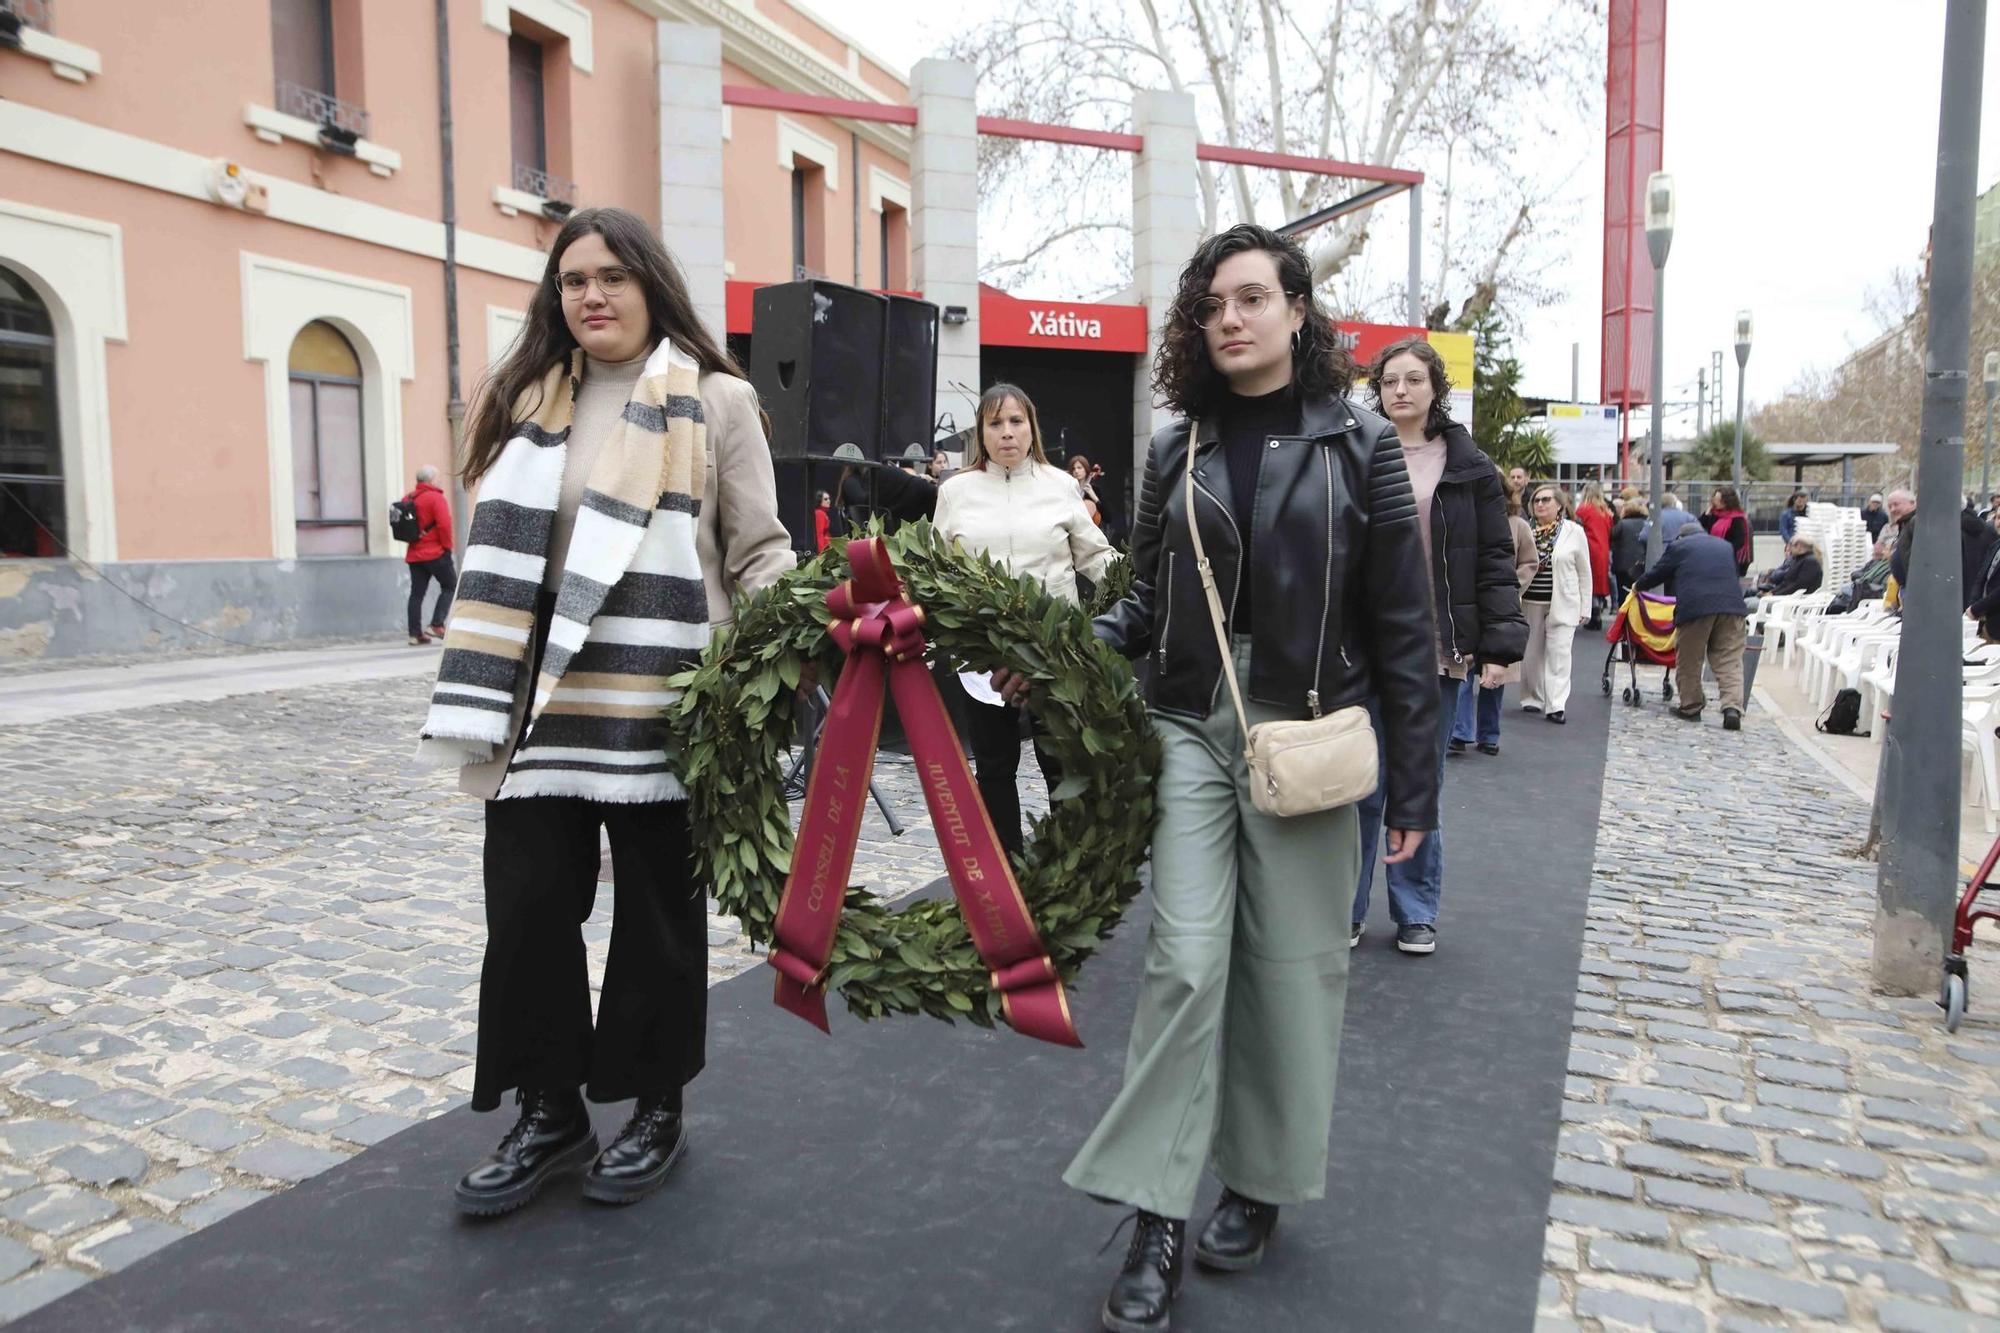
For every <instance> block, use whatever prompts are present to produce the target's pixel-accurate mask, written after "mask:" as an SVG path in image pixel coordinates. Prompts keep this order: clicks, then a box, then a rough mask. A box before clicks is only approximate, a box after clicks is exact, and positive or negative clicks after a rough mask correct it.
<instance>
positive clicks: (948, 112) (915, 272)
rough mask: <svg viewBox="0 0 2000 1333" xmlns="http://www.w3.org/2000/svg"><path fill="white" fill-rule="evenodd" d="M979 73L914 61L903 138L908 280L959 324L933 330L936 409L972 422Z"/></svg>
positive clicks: (961, 422)
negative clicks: (912, 121) (909, 128)
mask: <svg viewBox="0 0 2000 1333" xmlns="http://www.w3.org/2000/svg"><path fill="white" fill-rule="evenodd" d="M978 81H979V79H978V74H977V73H976V72H975V71H974V69H973V67H972V66H971V65H970V64H967V63H966V62H965V61H962V60H936V59H932V60H919V61H918V62H917V63H916V65H915V66H914V67H913V68H912V69H911V70H910V100H911V101H912V102H914V103H916V106H917V128H916V132H915V134H914V135H913V136H912V139H911V144H910V281H911V283H912V285H914V286H915V287H916V289H917V290H918V291H920V292H922V293H923V294H924V299H925V300H926V301H931V302H934V303H936V305H937V306H938V308H939V309H940V310H944V309H947V308H949V307H952V306H957V307H959V308H961V309H963V310H964V312H965V322H964V323H963V324H944V325H941V326H940V327H939V330H938V369H937V408H936V414H937V415H940V416H941V415H943V414H945V413H947V412H948V413H950V414H951V417H952V419H953V420H954V421H955V422H957V423H958V427H959V429H961V430H963V429H965V428H966V427H968V426H970V425H972V419H973V410H974V407H975V406H976V404H977V401H978V396H979V390H980V389H981V388H982V387H983V386H982V385H981V384H980V382H979V112H978V109H977V108H976V107H975V106H974V104H973V94H974V92H975V91H976V89H977V85H978Z"/></svg>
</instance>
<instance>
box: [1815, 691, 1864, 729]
mask: <svg viewBox="0 0 2000 1333" xmlns="http://www.w3.org/2000/svg"><path fill="white" fill-rule="evenodd" d="M1860 724H1861V691H1860V690H1849V689H1843V690H1841V691H1840V692H1839V693H1838V694H1835V695H1834V696H1833V702H1832V703H1830V704H1828V705H1827V706H1826V712H1824V713H1822V714H1821V715H1820V718H1819V721H1817V722H1815V723H1814V724H1813V725H1814V726H1815V727H1817V728H1818V729H1819V730H1821V731H1823V732H1825V733H1826V734H1827V735H1829V736H1866V735H1867V734H1868V733H1867V732H1865V731H1858V730H1856V728H1857V727H1859V726H1860Z"/></svg>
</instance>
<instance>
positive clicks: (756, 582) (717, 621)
mask: <svg viewBox="0 0 2000 1333" xmlns="http://www.w3.org/2000/svg"><path fill="white" fill-rule="evenodd" d="M701 410H702V417H703V421H704V424H705V425H706V427H707V431H706V435H707V441H708V475H707V479H706V481H705V483H704V485H703V488H702V494H701V521H700V523H699V524H698V525H697V526H696V528H695V550H696V552H697V553H698V554H699V555H700V557H701V574H702V581H703V582H704V583H705V584H706V585H707V590H708V619H709V623H710V624H712V625H717V626H721V625H726V624H728V623H729V621H730V617H731V612H730V606H729V599H730V597H731V596H732V595H734V594H735V593H736V592H738V591H742V592H757V591H759V590H760V589H763V588H768V587H769V586H770V585H771V584H773V583H775V582H777V581H778V577H779V576H780V575H781V574H783V573H784V572H785V571H786V570H788V569H790V568H792V566H793V565H794V564H795V563H796V557H794V556H793V554H792V539H791V537H790V535H789V534H787V533H786V531H785V525H784V524H783V523H782V522H780V521H779V519H778V485H777V476H776V473H775V472H774V471H773V469H772V467H771V448H770V446H769V445H768V444H767V443H765V440H764V427H763V422H762V419H761V418H760V417H759V415H758V405H757V391H756V390H755V389H753V388H751V387H750V382H749V381H748V380H743V379H738V378H737V377H736V376H734V375H722V374H717V373H715V372H713V371H703V372H702V375H701ZM529 690H530V683H529V682H528V680H527V679H526V673H525V672H524V673H523V678H522V681H521V683H520V684H519V685H518V686H517V687H516V689H515V691H514V712H513V716H512V717H511V719H510V720H509V721H508V723H507V743H506V744H505V745H502V746H500V747H499V748H498V749H497V750H496V751H495V752H494V758H492V759H490V760H488V761H487V762H486V763H483V764H467V765H466V766H465V767H464V768H461V769H460V770H459V771H458V789H459V790H460V791H462V792H464V793H465V794H466V795H468V796H477V797H480V798H481V799H483V800H488V801H490V800H493V799H495V798H496V797H497V796H499V794H500V784H501V782H502V781H504V780H505V778H506V776H507V761H508V760H509V759H510V758H512V757H513V753H514V741H515V738H516V737H517V736H518V735H519V734H520V730H521V719H522V717H523V716H525V715H526V713H527V711H528V695H529Z"/></svg>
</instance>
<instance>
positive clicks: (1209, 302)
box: [1188, 287, 1285, 329]
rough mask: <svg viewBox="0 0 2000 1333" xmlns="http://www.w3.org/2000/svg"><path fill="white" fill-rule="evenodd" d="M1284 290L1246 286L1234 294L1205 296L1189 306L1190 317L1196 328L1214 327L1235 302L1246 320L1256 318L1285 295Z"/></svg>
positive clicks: (1239, 312)
mask: <svg viewBox="0 0 2000 1333" xmlns="http://www.w3.org/2000/svg"><path fill="white" fill-rule="evenodd" d="M1284 295H1285V293H1284V292H1274V291H1272V290H1271V289H1270V288H1269V287H1245V288H1244V289H1243V290H1242V291H1240V292H1238V293H1236V295H1234V296H1204V297H1202V298H1201V299H1200V300H1199V301H1196V302H1195V303H1194V304H1193V305H1191V306H1189V307H1188V318H1189V319H1192V320H1193V321H1194V323H1195V327H1196V328H1200V329H1212V328H1214V327H1215V325H1216V322H1217V321H1218V320H1220V319H1221V318H1222V312H1223V311H1224V310H1226V309H1228V308H1229V306H1230V305H1231V304H1232V303H1233V304H1234V305H1235V306H1236V313H1237V314H1238V315H1240V316H1242V317H1243V318H1244V319H1246V320H1250V319H1255V318H1257V316H1259V315H1261V314H1263V313H1264V311H1265V310H1267V309H1269V308H1270V305H1271V302H1272V301H1273V300H1274V299H1276V298H1278V297H1282V296H1284Z"/></svg>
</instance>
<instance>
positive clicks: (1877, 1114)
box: [1537, 682, 2000, 1333]
mask: <svg viewBox="0 0 2000 1333" xmlns="http://www.w3.org/2000/svg"><path fill="white" fill-rule="evenodd" d="M1760 683H1761V682H1760ZM1760 718H1765V720H1763V721H1760V720H1759V719H1760ZM1862 744H1864V745H1865V744H1867V742H1865V741H1864V742H1862ZM1802 760H1803V756H1801V754H1800V753H1799V751H1798V750H1797V749H1796V748H1795V746H1794V744H1793V743H1792V742H1791V741H1789V740H1788V739H1786V737H1785V736H1783V735H1782V734H1780V733H1779V731H1778V730H1777V729H1776V728H1774V727H1773V726H1772V725H1771V723H1770V722H1769V720H1768V718H1767V717H1766V715H1764V714H1762V713H1760V712H1759V711H1754V710H1753V712H1752V713H1751V714H1750V715H1749V716H1748V718H1747V719H1746V725H1745V730H1744V731H1743V732H1742V733H1741V734H1740V735H1737V736H1731V735H1728V734H1727V733H1724V732H1722V731H1721V730H1720V729H1719V728H1717V727H1715V726H1714V725H1713V724H1712V723H1711V725H1708V726H1703V727H1693V726H1690V725H1688V724H1687V723H1685V722H1680V721H1676V720H1673V719H1671V718H1669V717H1668V716H1667V715H1666V713H1665V712H1664V710H1663V709H1661V708H1660V707H1659V706H1658V705H1657V703H1651V704H1649V706H1648V707H1646V708H1644V709H1643V710H1628V709H1620V710H1619V713H1618V715H1617V716H1615V717H1614V718H1613V722H1612V732H1611V753H1610V758H1609V764H1608V766H1607V769H1606V774H1605V785H1604V804H1603V810H1602V822H1601V824H1600V826H1599V835H1598V843H1597V865H1596V871H1595V882H1594V884H1593V888H1592V894H1591V900H1590V909H1589V911H1590V919H1589V923H1588V932H1587V934H1586V937H1585V944H1584V955H1583V963H1582V975H1581V977H1580V978H1579V981H1578V993H1577V1007H1576V1014H1575V1036H1574V1039H1573V1042H1572V1045H1571V1051H1570V1074H1571V1077H1570V1079H1569V1084H1568V1092H1567V1097H1568V1100H1567V1101H1566V1102H1565V1104H1564V1108H1563V1119H1564V1121H1565V1122H1566V1123H1565V1127H1564V1130H1563V1133H1562V1138H1561V1142H1560V1148H1559V1156H1558V1159H1557V1167H1556V1192H1555V1195H1554V1198H1553V1200H1552V1202H1551V1204H1550V1209H1549V1214H1550V1220H1549V1226H1548V1233H1547V1238H1546V1239H1547V1250H1546V1270H1545V1277H1544V1279H1543V1285H1542V1301H1541V1307H1542V1314H1541V1320H1540V1322H1539V1324H1538V1325H1537V1327H1538V1328H1539V1329H1543V1330H1548V1331H1549V1333H1555V1331H1556V1330H1565V1329H1573V1328H1577V1327H1583V1328H1591V1329H1596V1328H1606V1329H1613V1328H1657V1329H1665V1330H1675V1331H1679V1330H1706V1329H1717V1330H1742V1331H1747V1330H1753V1329H1768V1328H1793V1329H1851V1328H1874V1327H1879V1328H1883V1329H1890V1330H1910V1331H1912V1333H1917V1331H1922V1333H1931V1331H1938V1333H1944V1331H1948V1330H1971V1329H2000V1169H1996V1167H1995V1164H1994V1155H1993V1154H1994V1148H1995V1145H1996V1142H2000V1021H1996V1018H1995V1013H1996V1010H1995V1005H1996V1004H2000V993H1996V991H1995V990H1994V989H1993V988H1994V987H1996V986H2000V971H1996V970H1995V969H1994V968H1992V967H1990V966H1988V965H1987V963H1986V961H1985V959H1984V958H1983V957H1981V956H1979V955H1978V953H1977V951H1975V957H1974V961H1973V970H1972V994H1973V997H1974V1000H1973V1002H1974V1005H1975V1006H1976V1007H1975V1009H1974V1011H1973V1013H1972V1014H1971V1015H1969V1016H1968V1017H1967V1019H1966V1022H1965V1025H1964V1026H1963V1028H1961V1030H1960V1031H1959V1033H1958V1035H1957V1036H1955V1037H1948V1036H1947V1035H1946V1034H1945V1032H1944V1027H1943V1024H1942V1021H1941V1014H1940V1011H1939V1010H1938V1009H1937V1007H1936V1005H1935V1004H1934V1003H1933V1002H1932V1001H1931V1000H1930V999H1927V998H1919V999H1885V998H1881V997H1878V996H1875V995H1873V994H1872V993H1871V992H1870V990H1869V981H1868V976H1869V970H1868V969H1869V932H1870V930H1871V929H1872V925H1873V920H1874V894H1875V867H1874V865H1873V864H1872V863H1861V862H1856V861H1853V860H1850V859H1848V858H1847V857H1846V856H1845V855H1843V853H1844V852H1845V851H1846V850H1847V849H1850V848H1852V847H1853V846H1854V845H1856V844H1857V843H1858V842H1859V840H1860V836H1861V834H1862V832H1864V831H1865V829H1866V827H1867V819H1868V809H1867V806H1866V805H1865V804H1863V803H1862V802H1861V801H1860V800H1858V799H1857V798H1856V797H1855V795H1854V794H1853V793H1852V792H1851V791H1850V790H1849V789H1848V787H1847V786H1846V785H1844V784H1843V783H1841V782H1839V781H1836V780H1835V779H1834V778H1833V776H1832V775H1831V774H1830V773H1828V772H1827V771H1825V770H1824V769H1821V768H1819V767H1816V766H1814V765H1812V764H1811V763H1809V762H1803V761H1802Z"/></svg>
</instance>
